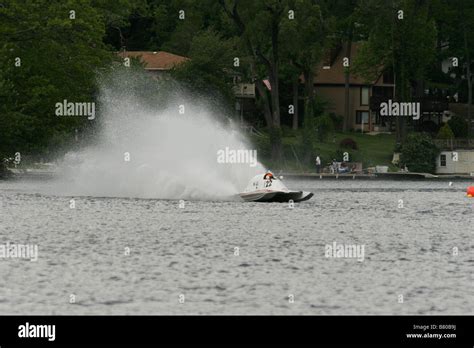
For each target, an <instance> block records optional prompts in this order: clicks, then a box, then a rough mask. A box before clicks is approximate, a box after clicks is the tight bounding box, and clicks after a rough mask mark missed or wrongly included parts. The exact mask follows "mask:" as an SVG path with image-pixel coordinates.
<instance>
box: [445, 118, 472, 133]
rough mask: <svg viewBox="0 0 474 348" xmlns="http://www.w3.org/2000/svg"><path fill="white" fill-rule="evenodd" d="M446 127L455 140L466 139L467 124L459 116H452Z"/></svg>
mask: <svg viewBox="0 0 474 348" xmlns="http://www.w3.org/2000/svg"><path fill="white" fill-rule="evenodd" d="M448 125H449V127H450V128H451V130H452V131H453V133H454V136H455V137H456V138H466V137H467V128H468V123H467V121H466V120H465V119H464V117H462V116H459V115H454V116H453V117H451V119H450V120H449V121H448Z"/></svg>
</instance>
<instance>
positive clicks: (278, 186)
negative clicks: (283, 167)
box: [239, 172, 313, 202]
mask: <svg viewBox="0 0 474 348" xmlns="http://www.w3.org/2000/svg"><path fill="white" fill-rule="evenodd" d="M239 196H240V197H241V198H242V199H244V200H246V201H247V202H289V201H290V200H292V201H293V202H301V201H306V200H308V199H310V198H311V197H313V193H312V192H306V191H291V190H289V189H288V188H287V187H286V186H285V184H283V182H282V181H281V180H279V179H278V178H276V177H275V176H274V175H273V174H272V173H270V172H268V173H265V174H259V175H256V176H254V177H253V179H252V180H250V183H249V184H248V185H247V188H246V189H245V191H244V192H242V193H239Z"/></svg>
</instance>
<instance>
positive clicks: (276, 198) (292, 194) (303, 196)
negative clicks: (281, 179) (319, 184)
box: [239, 190, 313, 202]
mask: <svg viewBox="0 0 474 348" xmlns="http://www.w3.org/2000/svg"><path fill="white" fill-rule="evenodd" d="M239 196H240V197H241V198H242V199H244V200H245V201H247V202H289V201H290V200H292V201H293V202H301V201H306V200H308V199H310V198H311V197H313V193H312V192H305V191H288V192H284V191H270V190H268V191H254V192H245V193H241V194H240V195H239Z"/></svg>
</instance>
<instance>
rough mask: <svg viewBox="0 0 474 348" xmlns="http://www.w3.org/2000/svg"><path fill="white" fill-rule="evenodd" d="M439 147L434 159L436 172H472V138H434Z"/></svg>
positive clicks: (473, 166) (473, 152)
mask: <svg viewBox="0 0 474 348" xmlns="http://www.w3.org/2000/svg"><path fill="white" fill-rule="evenodd" d="M434 141H435V143H436V145H437V146H438V147H439V148H440V149H441V152H440V154H439V155H438V158H437V161H436V174H471V173H472V174H471V175H473V174H474V140H472V139H436V140H434Z"/></svg>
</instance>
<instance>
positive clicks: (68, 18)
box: [0, 0, 113, 155]
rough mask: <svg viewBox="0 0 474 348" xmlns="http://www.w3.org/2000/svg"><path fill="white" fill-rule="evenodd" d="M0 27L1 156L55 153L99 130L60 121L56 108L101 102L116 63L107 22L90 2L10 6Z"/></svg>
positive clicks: (0, 14) (76, 120)
mask: <svg viewBox="0 0 474 348" xmlns="http://www.w3.org/2000/svg"><path fill="white" fill-rule="evenodd" d="M71 11H73V12H71ZM0 23H1V24H0V99H1V103H0V114H1V115H2V117H1V118H0V134H1V136H0V152H2V151H3V152H4V153H5V154H9V153H12V152H13V153H14V152H25V153H30V154H38V153H42V154H43V155H48V154H50V155H52V154H53V152H54V151H55V150H56V149H58V148H59V147H62V146H64V145H66V144H67V143H68V142H69V141H70V140H72V139H73V135H74V133H75V129H85V128H87V127H91V125H92V122H91V121H89V120H87V119H86V118H81V117H57V116H56V115H55V104H56V103H57V102H62V101H63V100H65V99H66V100H68V101H73V102H92V101H93V100H94V96H95V74H96V72H98V71H99V70H100V69H105V68H106V67H108V66H110V64H111V62H112V59H113V53H112V52H110V51H108V50H107V49H106V46H105V45H104V43H103V37H104V35H105V30H106V16H105V15H104V13H103V12H102V9H99V8H95V7H94V5H93V4H92V3H91V2H89V1H85V2H84V1H69V2H65V3H62V2H50V1H46V0H38V1H27V2H17V1H12V0H6V1H3V2H2V5H1V6H0Z"/></svg>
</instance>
